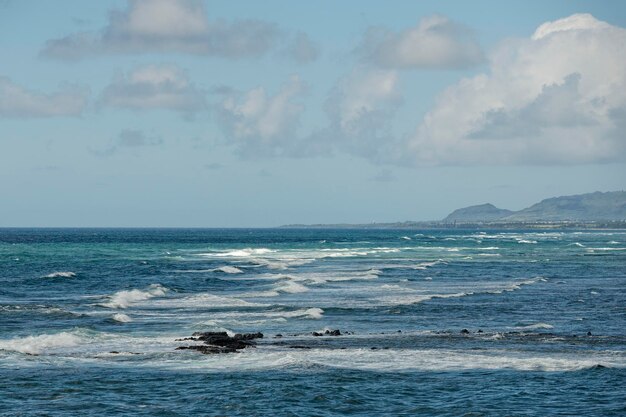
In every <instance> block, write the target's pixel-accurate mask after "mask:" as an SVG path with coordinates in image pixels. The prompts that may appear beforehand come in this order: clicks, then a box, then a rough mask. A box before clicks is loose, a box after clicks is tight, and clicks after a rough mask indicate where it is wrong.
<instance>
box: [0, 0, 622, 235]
mask: <svg viewBox="0 0 626 417" xmlns="http://www.w3.org/2000/svg"><path fill="white" fill-rule="evenodd" d="M625 28H626V4H624V3H622V2H612V1H604V2H603V1H550V2H545V1H541V2H540V1H523V2H522V1H519V2H499V1H477V2H462V1H455V2H451V1H450V2H441V1H438V2H427V1H421V2H415V1H404V2H402V1H394V2H391V3H387V4H383V3H382V2H373V1H371V2H366V1H345V2H331V1H322V2H308V3H305V2H292V1H268V2H252V1H249V2H244V1H236V2H225V1H222V2H217V1H188V0H137V1H100V2H85V1H78V0H77V1H55V2H43V1H28V0H26V1H24V0H21V1H11V0H8V1H7V0H4V1H0V62H1V65H0V178H2V180H1V181H0V195H1V196H2V198H1V200H0V201H1V202H2V204H0V226H105V227H108V226H169V227H178V226H187V227H233V226H240V227H246V226H276V225H281V224H287V223H340V222H350V223H363V222H371V221H378V222H384V221H403V220H431V219H440V218H443V217H444V216H445V215H446V214H448V212H450V211H452V210H454V209H456V208H458V207H462V206H467V205H471V204H479V203H484V202H491V203H493V204H495V205H497V206H499V207H502V208H508V209H521V208H523V207H526V206H528V205H530V204H533V203H535V202H536V201H538V200H541V199H543V198H547V197H551V196H555V195H568V194H577V193H584V192H591V191H596V190H601V191H611V190H621V189H624V188H625V187H624V183H625V179H626V137H624V133H623V132H624V131H625V130H624V128H626V59H625V57H626V29H625Z"/></svg>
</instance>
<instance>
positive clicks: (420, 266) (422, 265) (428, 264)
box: [413, 259, 444, 270]
mask: <svg viewBox="0 0 626 417" xmlns="http://www.w3.org/2000/svg"><path fill="white" fill-rule="evenodd" d="M440 263H444V262H443V259H437V260H436V261H430V262H422V263H419V264H417V265H415V266H414V267H413V269H422V270H423V269H426V268H430V267H432V266H435V265H437V264H440Z"/></svg>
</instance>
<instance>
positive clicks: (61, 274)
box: [44, 271, 76, 278]
mask: <svg viewBox="0 0 626 417" xmlns="http://www.w3.org/2000/svg"><path fill="white" fill-rule="evenodd" d="M75 276H76V272H71V271H60V272H53V273H51V274H48V275H46V276H44V278H74V277H75Z"/></svg>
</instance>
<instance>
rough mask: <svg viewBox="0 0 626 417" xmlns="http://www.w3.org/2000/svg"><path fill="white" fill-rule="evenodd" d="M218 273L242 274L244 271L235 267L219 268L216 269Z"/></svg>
mask: <svg viewBox="0 0 626 417" xmlns="http://www.w3.org/2000/svg"><path fill="white" fill-rule="evenodd" d="M214 271H216V272H218V271H219V272H223V273H225V274H242V273H243V271H242V270H241V269H239V268H237V267H235V266H228V265H226V266H220V267H219V268H215V269H214Z"/></svg>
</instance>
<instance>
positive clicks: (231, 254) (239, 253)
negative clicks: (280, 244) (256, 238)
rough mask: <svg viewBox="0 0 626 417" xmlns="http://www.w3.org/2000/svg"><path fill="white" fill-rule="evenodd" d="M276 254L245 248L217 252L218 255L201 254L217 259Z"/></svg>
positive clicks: (265, 250) (260, 249)
mask: <svg viewBox="0 0 626 417" xmlns="http://www.w3.org/2000/svg"><path fill="white" fill-rule="evenodd" d="M273 252H276V251H275V250H272V249H268V248H246V249H235V250H230V251H227V252H218V253H203V254H201V255H203V256H212V257H213V256H215V257H218V258H223V257H226V258H249V257H251V256H258V255H266V254H268V253H273Z"/></svg>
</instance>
